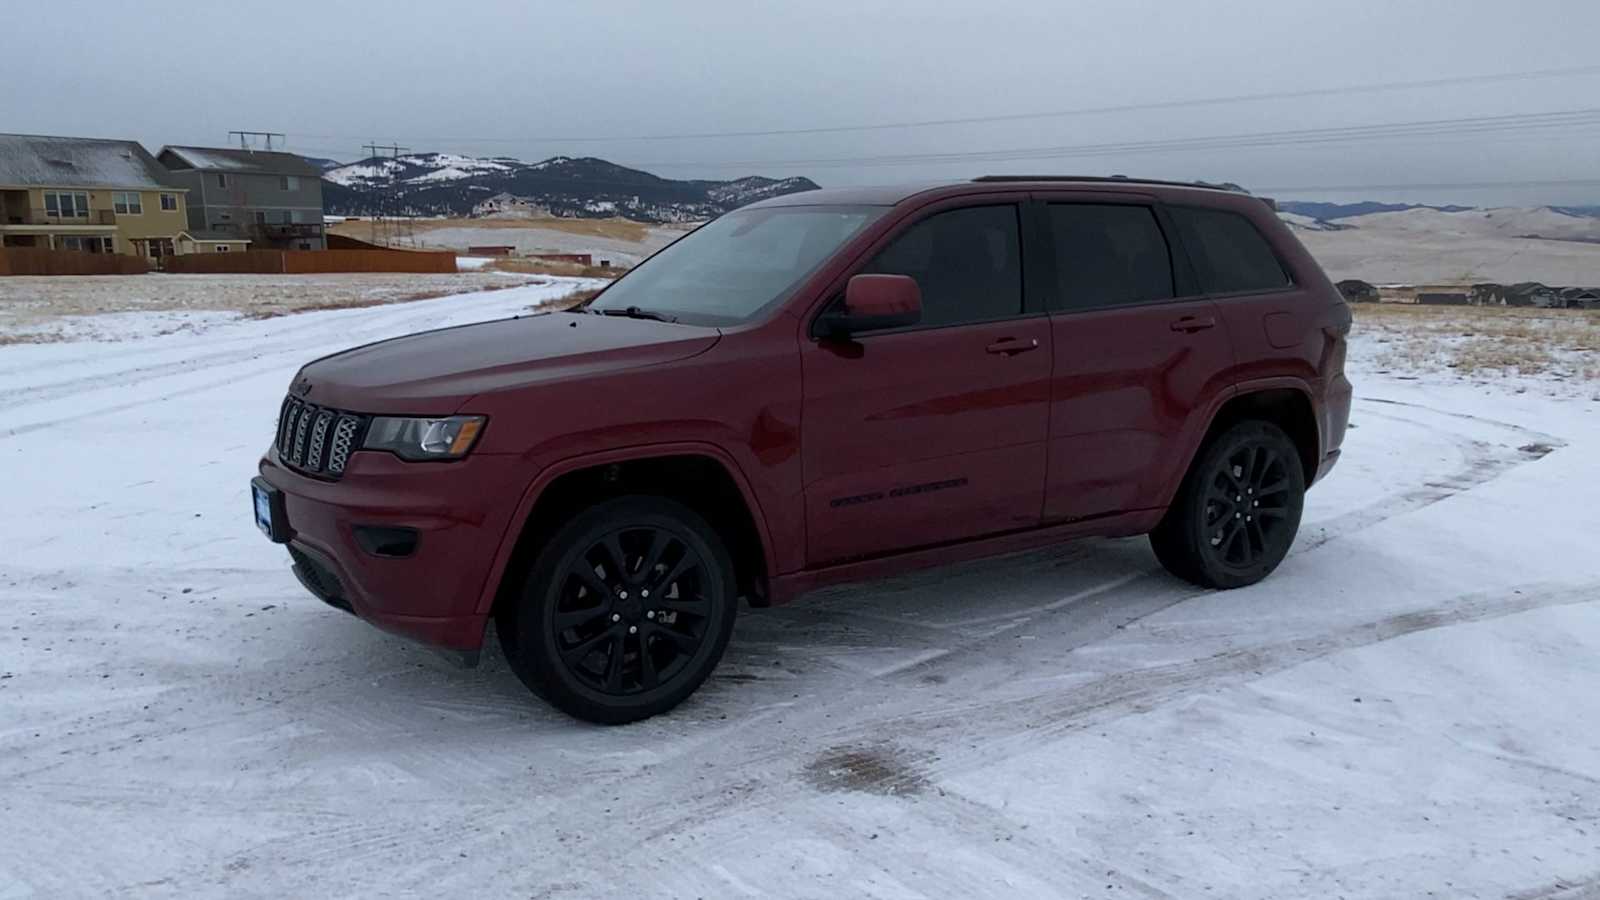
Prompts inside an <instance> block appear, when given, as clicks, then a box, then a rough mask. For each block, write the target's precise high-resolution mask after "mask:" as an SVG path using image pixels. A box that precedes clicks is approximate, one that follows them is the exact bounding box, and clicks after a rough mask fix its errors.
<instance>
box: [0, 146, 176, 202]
mask: <svg viewBox="0 0 1600 900" xmlns="http://www.w3.org/2000/svg"><path fill="white" fill-rule="evenodd" d="M0 185H11V186H14V187H79V188H98V187H107V188H139V189H147V190H155V189H161V190H178V189H181V188H179V187H178V186H177V185H175V184H173V183H172V182H171V181H169V180H168V175H167V170H166V168H165V167H164V166H162V165H161V164H160V163H158V162H156V159H155V157H153V156H151V155H150V151H148V150H146V149H144V147H142V146H140V145H139V143H138V142H137V141H118V140H109V139H106V138H79V137H54V136H51V135H43V134H0Z"/></svg>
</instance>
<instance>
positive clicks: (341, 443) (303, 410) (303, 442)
mask: <svg viewBox="0 0 1600 900" xmlns="http://www.w3.org/2000/svg"><path fill="white" fill-rule="evenodd" d="M368 421H369V417H368V416H363V415H361V414H359V413H352V412H345V411H343V410H338V409H329V408H327V407H325V406H317V405H315V404H312V403H307V402H305V401H304V400H301V399H300V398H298V397H295V396H289V397H286V398H285V399H284V401H283V409H282V410H281V411H280V412H279V413H278V438H277V441H276V443H275V445H276V447H277V448H278V459H279V460H281V461H282V462H283V463H284V465H287V466H289V467H290V468H293V469H298V470H300V471H301V472H305V473H306V474H308V475H315V476H317V477H319V478H330V479H337V478H338V477H339V476H341V475H343V474H344V469H345V466H346V465H348V464H349V463H350V454H351V453H352V452H354V451H355V449H356V448H357V447H359V446H360V441H361V437H362V435H363V434H364V433H365V432H366V430H367V422H368Z"/></svg>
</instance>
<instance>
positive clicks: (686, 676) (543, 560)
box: [499, 497, 737, 724]
mask: <svg viewBox="0 0 1600 900" xmlns="http://www.w3.org/2000/svg"><path fill="white" fill-rule="evenodd" d="M736 596H737V595H736V591H735V581H734V573H733V563H732V560H731V559H730V558H729V556H728V552H727V550H726V548H725V547H723V545H722V541H721V540H720V539H719V538H718V536H717V533H716V531H715V530H714V529H712V527H711V526H710V525H709V524H708V523H707V522H706V521H705V519H703V518H701V517H700V516H699V515H698V514H697V513H695V512H694V511H693V510H691V509H689V508H688V507H686V506H684V505H682V504H680V503H677V502H675V501H672V500H667V499H665V498H660V497H622V498H619V499H616V500H610V501H607V502H605V503H602V504H599V505H597V506H594V507H591V508H590V509H588V510H586V511H584V512H583V513H580V514H579V515H578V516H576V517H574V518H573V520H572V521H571V522H569V523H567V525H565V526H564V527H562V528H561V529H559V530H558V531H557V532H556V533H555V534H554V535H553V536H552V537H551V539H550V540H549V542H548V543H547V544H546V545H545V548H544V550H543V552H541V553H540V555H539V557H538V559H537V560H536V561H535V563H534V565H533V569H532V571H531V572H530V573H529V575H528V579H527V582H526V583H525V585H524V588H523V591H522V595H521V597H520V602H518V603H517V605H516V608H515V609H514V610H511V611H509V612H510V613H511V614H510V615H504V616H502V620H501V622H500V627H499V632H500V634H501V639H502V644H503V646H504V647H505V651H506V656H507V657H508V658H509V659H510V661H511V667H512V669H513V671H515V672H516V673H517V676H518V677H519V678H521V679H522V681H523V682H524V683H525V684H527V685H528V687H529V688H530V689H532V690H533V691H534V692H535V693H537V694H539V695H540V696H542V697H544V698H546V699H548V700H549V701H550V702H551V703H553V704H555V705H556V706H557V707H559V708H560V709H562V710H563V711H565V712H567V713H569V714H570V715H573V716H576V717H577V718H580V719H585V720H588V721H591V722H600V723H603V724H621V723H624V722H633V721H636V720H639V719H643V718H647V717H649V716H653V715H656V714H657V713H661V712H665V711H667V710H669V709H671V708H673V707H674V706H677V705H678V704H679V703H681V702H683V700H684V699H685V698H687V697H688V696H689V695H690V694H692V693H694V691H695V689H696V688H698V687H699V686H700V684H701V682H703V681H705V679H706V677H707V676H708V675H710V674H711V671H712V670H713V669H715V668H716V666H717V663H718V661H719V660H721V658H722V652H723V650H724V649H725V648H726V647H727V644H728V637H729V635H730V634H731V633H732V631H733V621H734V616H735V613H736V611H737V605H736Z"/></svg>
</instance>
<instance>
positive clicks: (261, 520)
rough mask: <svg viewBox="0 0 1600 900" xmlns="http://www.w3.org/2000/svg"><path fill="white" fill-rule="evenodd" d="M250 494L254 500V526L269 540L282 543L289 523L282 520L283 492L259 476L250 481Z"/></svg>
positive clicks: (285, 538) (285, 537) (285, 539)
mask: <svg viewBox="0 0 1600 900" xmlns="http://www.w3.org/2000/svg"><path fill="white" fill-rule="evenodd" d="M250 494H251V496H252V498H253V499H254V500H255V512H256V527H257V528H259V529H261V533H262V534H265V535H266V536H267V538H268V539H269V540H272V541H275V542H277V543H280V544H281V543H284V542H285V541H287V540H288V538H287V536H286V535H285V532H287V531H288V529H289V524H288V523H287V522H285V521H283V519H284V516H283V492H282V491H280V490H278V489H277V488H275V487H273V486H272V485H270V484H267V483H266V482H265V481H264V480H262V479H260V478H256V479H253V480H252V481H251V482H250Z"/></svg>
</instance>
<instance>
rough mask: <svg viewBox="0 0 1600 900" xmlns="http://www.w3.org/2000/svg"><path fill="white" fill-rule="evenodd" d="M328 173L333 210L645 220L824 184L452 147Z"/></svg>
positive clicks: (709, 212) (700, 215)
mask: <svg viewBox="0 0 1600 900" xmlns="http://www.w3.org/2000/svg"><path fill="white" fill-rule="evenodd" d="M323 177H324V196H325V201H326V208H327V211H328V212H329V213H332V214H335V215H368V214H372V213H391V214H407V215H469V214H476V215H491V214H497V213H510V214H518V213H536V214H552V215H557V216H571V217H578V218H604V217H609V216H624V217H626V218H630V219H635V220H638V221H643V222H685V221H693V220H698V219H705V218H709V217H711V216H715V215H719V214H721V213H724V212H727V211H728V210H730V209H736V208H738V207H740V206H744V205H746V204H748V203H754V202H756V201H757V200H765V199H767V198H768V197H777V196H781V195H783V194H791V193H795V192H798V191H809V190H814V189H815V188H816V187H817V186H816V184H815V183H813V182H812V181H811V180H810V179H807V178H783V179H774V178H764V177H761V176H749V177H746V178H740V179H737V180H734V181H677V180H673V179H669V178H661V177H658V176H656V175H652V174H650V173H649V172H642V171H639V170H638V169H629V168H627V167H625V166H619V165H617V164H615V163H612V162H607V161H606V160H603V159H596V158H594V157H569V156H553V157H551V158H549V159H546V160H541V161H539V162H535V163H527V162H523V161H521V160H517V159H512V158H510V157H492V158H478V157H471V156H461V155H458V154H453V153H414V154H410V155H407V156H399V157H395V158H392V159H386V158H379V157H374V158H370V159H365V160H361V161H360V162H355V163H351V164H349V165H345V166H339V167H337V168H334V169H330V170H329V171H328V172H327V173H326V175H324V176H323Z"/></svg>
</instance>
